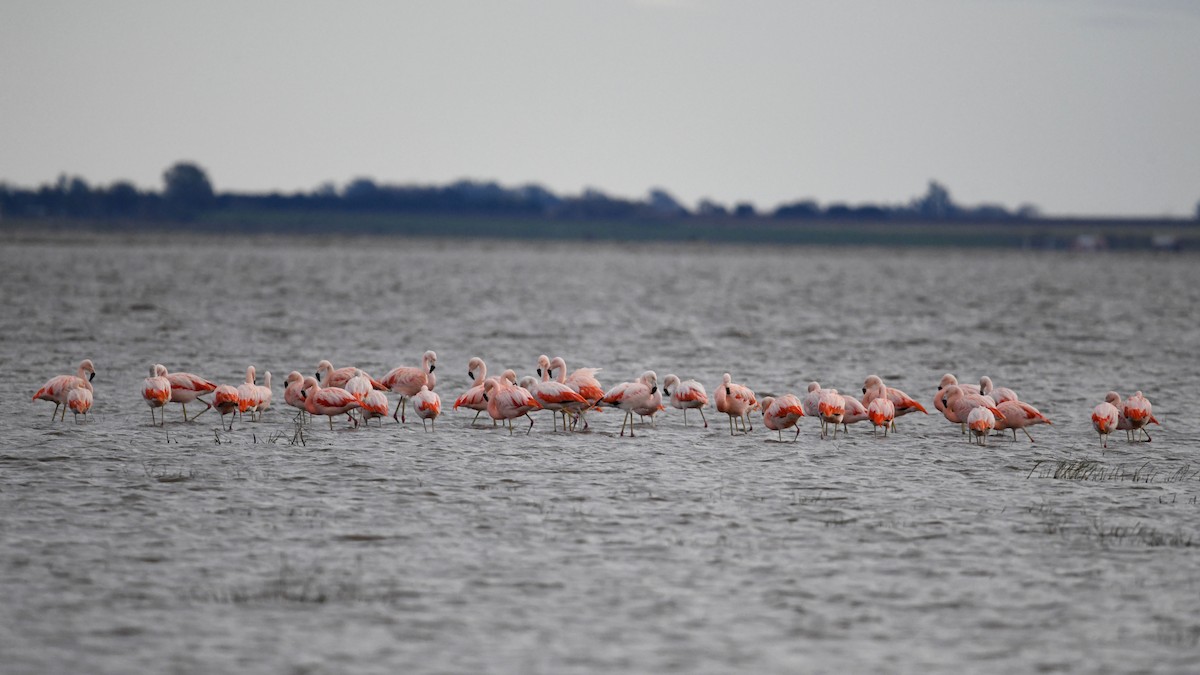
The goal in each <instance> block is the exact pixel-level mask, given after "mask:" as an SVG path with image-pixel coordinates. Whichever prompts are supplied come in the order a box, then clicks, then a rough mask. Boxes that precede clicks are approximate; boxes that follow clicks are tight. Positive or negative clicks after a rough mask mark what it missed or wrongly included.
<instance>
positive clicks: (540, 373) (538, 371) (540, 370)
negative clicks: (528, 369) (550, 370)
mask: <svg viewBox="0 0 1200 675" xmlns="http://www.w3.org/2000/svg"><path fill="white" fill-rule="evenodd" d="M537 373H538V377H541V376H542V369H541V368H538V369H537Z"/></svg>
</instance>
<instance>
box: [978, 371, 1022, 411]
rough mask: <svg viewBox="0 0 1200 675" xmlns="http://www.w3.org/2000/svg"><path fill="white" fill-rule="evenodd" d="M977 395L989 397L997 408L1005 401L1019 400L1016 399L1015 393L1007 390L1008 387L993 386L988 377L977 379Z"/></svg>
mask: <svg viewBox="0 0 1200 675" xmlns="http://www.w3.org/2000/svg"><path fill="white" fill-rule="evenodd" d="M979 393H980V394H983V395H984V396H991V397H992V400H993V401H995V402H996V405H997V406H999V404H1001V403H1004V402H1005V401H1018V400H1020V399H1019V398H1018V397H1017V392H1015V391H1013V390H1012V389H1009V388H1008V387H997V386H995V385H994V384H993V383H992V378H990V377H988V376H987V375H984V376H983V377H981V378H979Z"/></svg>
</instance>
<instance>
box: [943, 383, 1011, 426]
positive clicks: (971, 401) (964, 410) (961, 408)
mask: <svg viewBox="0 0 1200 675" xmlns="http://www.w3.org/2000/svg"><path fill="white" fill-rule="evenodd" d="M939 398H940V399H941V401H942V415H943V416H945V418H946V419H948V420H950V421H951V422H954V423H955V424H960V425H962V426H963V429H964V433H965V430H966V428H967V425H968V424H969V423H968V421H967V418H968V417H970V416H971V411H972V410H974V409H975V408H979V407H984V408H987V409H988V410H990V411H991V413H992V416H993V417H994V418H995V420H1000V419H1004V413H1003V412H1001V411H1000V409H998V408H997V407H996V402H995V401H993V400H992V398H991V397H990V396H984V395H983V394H977V393H975V392H974V391H970V390H967V389H964V388H963V386H962V385H958V384H953V385H950V386H948V387H946V388H945V389H943V390H942V392H941V396H940V397H939ZM995 420H993V423H994V422H995Z"/></svg>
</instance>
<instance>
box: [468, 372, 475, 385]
mask: <svg viewBox="0 0 1200 675" xmlns="http://www.w3.org/2000/svg"><path fill="white" fill-rule="evenodd" d="M467 377H469V378H471V381H472V382H474V381H475V373H472V372H471V371H469V370H468V371H467Z"/></svg>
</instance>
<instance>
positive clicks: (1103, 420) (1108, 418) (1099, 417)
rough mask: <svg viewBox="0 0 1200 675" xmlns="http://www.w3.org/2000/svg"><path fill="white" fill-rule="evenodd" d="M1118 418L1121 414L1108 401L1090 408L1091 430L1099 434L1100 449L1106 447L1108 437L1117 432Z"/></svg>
mask: <svg viewBox="0 0 1200 675" xmlns="http://www.w3.org/2000/svg"><path fill="white" fill-rule="evenodd" d="M1110 393H1111V392H1110ZM1120 418H1121V412H1120V411H1119V410H1117V407H1116V406H1115V405H1113V404H1111V403H1109V402H1108V401H1105V402H1103V403H1101V404H1100V405H1098V406H1096V407H1095V408H1092V428H1093V429H1095V430H1096V431H1097V432H1099V434H1100V445H1101V447H1104V448H1107V447H1108V435H1109V434H1111V433H1112V432H1114V431H1116V430H1117V423H1118V422H1119V421H1120Z"/></svg>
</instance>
